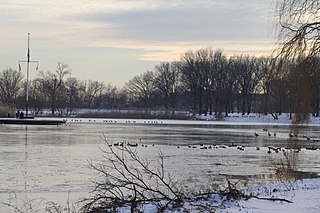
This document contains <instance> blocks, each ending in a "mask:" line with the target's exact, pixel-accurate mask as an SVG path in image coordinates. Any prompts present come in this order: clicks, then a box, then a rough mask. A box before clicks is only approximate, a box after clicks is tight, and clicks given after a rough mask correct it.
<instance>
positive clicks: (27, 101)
mask: <svg viewBox="0 0 320 213" xmlns="http://www.w3.org/2000/svg"><path fill="white" fill-rule="evenodd" d="M29 65H30V33H28V52H27V82H26V117H28V106H29Z"/></svg>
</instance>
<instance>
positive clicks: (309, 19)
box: [277, 0, 320, 122]
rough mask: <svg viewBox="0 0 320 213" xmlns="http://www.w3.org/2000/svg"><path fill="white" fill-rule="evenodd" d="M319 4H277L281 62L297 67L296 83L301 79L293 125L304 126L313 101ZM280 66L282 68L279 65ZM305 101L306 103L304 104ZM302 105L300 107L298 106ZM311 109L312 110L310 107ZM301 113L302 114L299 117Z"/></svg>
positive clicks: (294, 0)
mask: <svg viewBox="0 0 320 213" xmlns="http://www.w3.org/2000/svg"><path fill="white" fill-rule="evenodd" d="M319 12H320V2H319V1H318V0H279V1H278V4H277V13H278V16H277V18H278V21H279V24H278V27H279V43H280V44H281V45H280V48H279V51H278V55H279V58H281V59H282V61H286V60H290V61H291V62H292V63H294V64H295V66H296V67H295V68H294V69H293V74H295V75H296V76H295V77H293V78H294V79H299V81H298V82H296V83H297V85H296V90H295V95H294V99H295V100H294V103H295V105H294V112H295V114H296V115H297V116H298V117H299V118H297V119H294V120H293V121H294V122H305V121H306V119H307V118H308V113H309V111H304V112H303V110H308V109H309V110H310V105H311V101H310V100H309V98H306V97H307V96H308V94H311V93H312V91H311V89H312V88H311V87H310V86H309V85H310V84H311V79H312V77H313V76H312V72H311V70H312V69H314V68H313V67H312V66H314V63H313V59H314V58H316V57H318V56H319V50H320V21H319ZM280 65H281V64H280ZM303 101H305V102H303ZM298 103H301V104H298ZM308 105H309V106H308ZM300 113H302V114H300Z"/></svg>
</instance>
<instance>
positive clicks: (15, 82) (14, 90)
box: [0, 68, 23, 107]
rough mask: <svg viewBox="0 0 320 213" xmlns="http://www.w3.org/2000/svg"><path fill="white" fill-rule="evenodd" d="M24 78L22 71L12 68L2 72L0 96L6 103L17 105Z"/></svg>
mask: <svg viewBox="0 0 320 213" xmlns="http://www.w3.org/2000/svg"><path fill="white" fill-rule="evenodd" d="M22 78H23V75H22V73H21V72H18V71H16V70H13V69H11V68H8V69H5V70H3V71H2V72H1V73H0V96H1V101H2V102H3V103H4V104H5V105H7V106H9V107H16V103H17V99H18V97H19V95H20V93H21V90H22V88H23V83H22Z"/></svg>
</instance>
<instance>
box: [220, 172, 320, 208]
mask: <svg viewBox="0 0 320 213" xmlns="http://www.w3.org/2000/svg"><path fill="white" fill-rule="evenodd" d="M245 193H246V194H252V195H254V196H257V197H259V198H272V199H273V198H275V201H271V200H264V199H257V198H251V199H241V200H239V201H234V202H226V203H224V205H223V206H222V207H221V208H218V211H217V212H260V213H264V212H265V213H269V212H279V213H280V212H290V213H293V212H297V213H298V212H310V213H311V212H320V202H319V199H320V179H319V178H317V179H304V180H298V181H291V182H286V183H281V184H268V185H263V186H257V187H255V188H252V189H248V190H245ZM276 199H279V200H281V199H285V200H287V201H290V202H284V201H277V200H276Z"/></svg>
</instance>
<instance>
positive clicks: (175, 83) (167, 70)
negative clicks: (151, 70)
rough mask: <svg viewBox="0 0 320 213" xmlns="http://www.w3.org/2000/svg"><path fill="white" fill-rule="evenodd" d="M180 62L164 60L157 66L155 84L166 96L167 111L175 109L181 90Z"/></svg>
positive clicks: (164, 96)
mask: <svg viewBox="0 0 320 213" xmlns="http://www.w3.org/2000/svg"><path fill="white" fill-rule="evenodd" d="M178 66H179V63H177V62H172V63H169V62H162V63H160V64H159V65H156V66H155V77H154V78H155V79H154V82H155V85H156V87H157V89H158V90H159V91H160V93H161V94H162V96H163V98H164V106H165V109H166V112H168V111H169V109H171V110H173V111H172V112H173V113H174V109H175V101H176V100H175V99H176V95H177V92H178V91H177V90H179V83H180V81H179V77H180V74H179V68H178Z"/></svg>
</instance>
